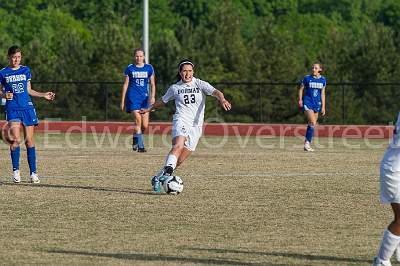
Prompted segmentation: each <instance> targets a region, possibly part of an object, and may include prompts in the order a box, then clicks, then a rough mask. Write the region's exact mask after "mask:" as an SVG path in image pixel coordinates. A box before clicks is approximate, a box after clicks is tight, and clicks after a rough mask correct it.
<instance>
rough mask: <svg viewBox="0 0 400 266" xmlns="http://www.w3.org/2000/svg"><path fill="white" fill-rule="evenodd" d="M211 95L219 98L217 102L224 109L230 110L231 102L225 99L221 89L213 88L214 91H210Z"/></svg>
mask: <svg viewBox="0 0 400 266" xmlns="http://www.w3.org/2000/svg"><path fill="white" fill-rule="evenodd" d="M212 96H214V97H215V98H217V99H218V100H219V103H220V104H221V106H222V107H223V108H224V110H225V111H229V110H231V108H232V105H231V103H230V102H228V100H227V99H225V96H224V94H223V93H222V92H221V91H219V90H217V89H215V90H214V92H213V93H212Z"/></svg>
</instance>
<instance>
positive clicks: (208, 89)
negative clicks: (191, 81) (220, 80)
mask: <svg viewBox="0 0 400 266" xmlns="http://www.w3.org/2000/svg"><path fill="white" fill-rule="evenodd" d="M196 83H197V86H199V89H200V90H202V91H203V92H204V93H205V94H206V95H211V94H213V92H214V91H215V88H214V87H213V86H212V85H211V84H210V83H208V82H207V81H203V80H201V79H196Z"/></svg>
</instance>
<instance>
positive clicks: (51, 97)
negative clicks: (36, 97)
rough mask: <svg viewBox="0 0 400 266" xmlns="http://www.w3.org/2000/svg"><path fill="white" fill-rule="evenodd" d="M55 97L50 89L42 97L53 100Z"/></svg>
mask: <svg viewBox="0 0 400 266" xmlns="http://www.w3.org/2000/svg"><path fill="white" fill-rule="evenodd" d="M55 97H56V94H55V93H54V92H51V91H48V92H46V93H45V94H44V98H45V99H46V100H48V101H53V100H54V98H55Z"/></svg>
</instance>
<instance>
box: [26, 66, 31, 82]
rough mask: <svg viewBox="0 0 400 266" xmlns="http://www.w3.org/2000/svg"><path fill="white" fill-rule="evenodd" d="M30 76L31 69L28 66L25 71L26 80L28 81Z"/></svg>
mask: <svg viewBox="0 0 400 266" xmlns="http://www.w3.org/2000/svg"><path fill="white" fill-rule="evenodd" d="M31 78H32V74H31V69H30V68H29V67H27V71H26V81H30V80H31Z"/></svg>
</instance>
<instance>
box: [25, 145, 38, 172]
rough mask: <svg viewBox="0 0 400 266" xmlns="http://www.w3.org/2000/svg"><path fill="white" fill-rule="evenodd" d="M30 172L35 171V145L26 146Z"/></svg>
mask: <svg viewBox="0 0 400 266" xmlns="http://www.w3.org/2000/svg"><path fill="white" fill-rule="evenodd" d="M26 154H27V158H28V164H29V170H30V174H31V175H32V173H36V149H35V147H30V148H28V147H27V148H26Z"/></svg>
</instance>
